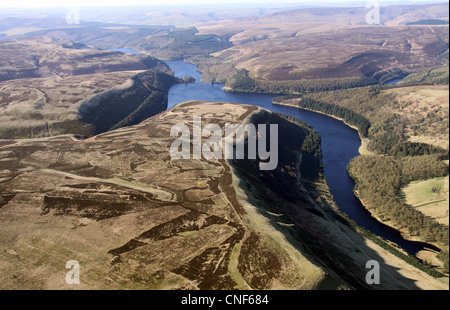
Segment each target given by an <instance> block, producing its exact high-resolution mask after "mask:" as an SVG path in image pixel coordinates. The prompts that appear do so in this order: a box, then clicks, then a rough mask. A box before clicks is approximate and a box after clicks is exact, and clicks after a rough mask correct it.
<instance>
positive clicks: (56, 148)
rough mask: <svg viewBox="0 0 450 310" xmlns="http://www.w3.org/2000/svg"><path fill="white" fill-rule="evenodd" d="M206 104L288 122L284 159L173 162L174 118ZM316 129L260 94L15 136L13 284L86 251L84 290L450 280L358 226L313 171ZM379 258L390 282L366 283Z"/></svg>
mask: <svg viewBox="0 0 450 310" xmlns="http://www.w3.org/2000/svg"><path fill="white" fill-rule="evenodd" d="M194 115H202V116H203V121H204V122H205V123H217V124H219V125H224V124H225V122H229V123H241V122H244V123H246V122H248V121H251V122H260V121H263V120H266V121H267V122H268V123H273V124H278V125H279V132H280V136H281V137H284V138H283V139H282V141H280V163H281V164H280V166H279V169H277V170H276V171H275V172H274V173H275V174H271V173H268V174H265V175H262V176H261V177H259V174H260V172H259V170H254V168H252V167H256V165H255V164H257V162H252V161H250V162H248V161H242V162H235V163H228V162H225V161H221V160H220V161H219V160H209V161H207V160H205V159H202V160H197V161H187V160H178V161H177V160H171V158H170V154H169V147H170V144H171V141H173V140H174V138H171V137H170V128H171V126H173V125H175V124H178V123H189V122H191V121H192V117H193V116H194ZM310 135H314V132H313V131H311V129H309V128H308V127H304V126H303V127H298V126H296V125H293V124H292V123H289V122H287V121H285V120H283V119H282V118H280V117H278V116H276V115H273V114H270V113H268V112H264V111H261V110H259V109H258V108H255V107H252V106H245V105H238V104H225V103H206V102H190V103H185V104H182V105H179V106H177V107H176V108H173V109H172V110H169V111H167V112H164V113H163V114H161V115H158V116H155V117H153V118H150V119H148V120H146V121H144V122H143V123H141V124H139V125H136V126H132V127H128V128H125V129H120V130H117V131H112V132H109V133H105V134H101V135H98V136H95V137H92V138H90V139H87V140H84V141H77V140H75V139H71V138H70V137H54V138H47V139H41V140H33V141H28V142H17V141H13V140H9V141H5V140H4V141H3V142H2V146H1V149H0V150H1V156H2V160H1V161H0V164H1V165H2V166H1V173H2V178H1V183H0V190H1V193H2V196H1V197H2V198H1V202H2V203H1V207H0V223H1V225H0V227H1V228H0V232H1V235H2V238H1V240H0V249H1V251H0V258H1V259H0V262H1V263H0V270H1V274H2V277H0V287H2V288H22V289H23V288H26V289H65V288H67V286H66V284H65V282H64V274H65V272H64V270H65V264H66V262H67V261H68V260H73V259H76V260H78V261H79V262H80V264H81V266H82V270H83V272H82V274H81V279H82V280H81V283H82V284H81V285H80V287H79V288H81V289H114V288H120V289H125V288H130V289H141V288H145V289H198V288H199V289H235V288H237V289H314V288H316V289H331V288H333V289H334V288H338V287H339V288H345V287H347V288H378V289H383V288H384V289H387V288H391V289H405V288H409V289H417V288H444V286H443V285H442V284H441V283H440V282H439V281H437V280H435V279H433V278H431V277H430V276H428V275H426V274H425V273H423V272H421V271H419V270H417V269H415V268H413V267H412V266H410V265H409V264H407V263H405V262H404V261H402V260H400V259H398V258H396V257H395V256H393V255H392V254H390V253H388V252H387V251H386V250H383V249H382V248H381V247H379V246H378V245H375V244H374V243H373V242H372V241H370V240H368V239H365V238H364V237H362V236H361V235H359V234H358V233H356V232H355V230H353V229H352V228H350V226H349V225H348V223H347V222H346V220H345V219H344V218H343V217H341V216H340V215H339V213H338V212H337V208H336V206H335V205H334V203H333V201H332V198H331V195H330V194H329V192H328V189H327V186H326V185H325V183H324V181H323V179H321V177H320V176H318V175H316V179H315V180H316V181H312V180H313V179H306V178H304V177H302V178H299V176H300V175H299V170H298V167H299V166H298V165H299V163H300V159H301V158H302V156H300V155H301V154H300V152H299V151H298V150H299V147H300V146H301V145H303V144H304V143H305V141H306V139H307V137H308V136H310ZM288 141H289V143H288ZM315 152H316V151H315V150H314V147H312V145H311V146H310V147H309V148H307V149H305V151H303V156H304V157H305V158H307V157H308V156H310V155H309V154H314V153H315ZM242 165H244V166H249V167H247V168H246V169H245V170H242V167H243V166H242ZM315 167H316V168H314V165H311V164H307V165H306V166H304V165H303V164H301V165H300V169H302V170H303V169H308V170H309V171H311V169H313V170H314V169H316V171H317V172H320V167H319V166H317V165H316V166H315ZM317 177H318V178H317ZM253 180H257V181H256V182H254V181H253ZM278 180H279V181H282V183H279V184H278V185H277V183H278ZM282 184H285V185H289V186H291V188H292V186H295V187H297V190H295V191H293V192H289V191H286V186H283V185H282ZM261 191H264V193H262V192H261ZM263 198H264V199H263ZM369 259H376V260H378V261H379V262H380V263H381V264H382V265H383V268H382V275H381V278H382V279H385V280H384V281H383V282H382V285H380V286H376V287H370V286H368V285H367V284H366V283H365V273H366V269H365V263H366V262H367V260H369ZM29 270H33V272H32V273H30V272H28V271H29ZM249 271H252V272H249Z"/></svg>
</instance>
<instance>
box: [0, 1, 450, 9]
mask: <svg viewBox="0 0 450 310" xmlns="http://www.w3.org/2000/svg"><path fill="white" fill-rule="evenodd" d="M371 2H373V1H371ZM378 2H379V3H380V4H381V5H385V6H386V5H405V4H433V3H449V1H445V0H407V1H402V0H380V1H378ZM366 3H368V1H342V0H322V1H318V2H313V3H312V4H311V1H298V0H283V1H282V2H275V1H273V0H245V1H239V0H218V1H216V2H214V4H211V3H209V1H208V0H193V1H189V0H166V1H165V3H164V4H163V5H162V4H161V2H160V1H158V0H149V1H144V0H130V1H123V0H66V1H58V0H45V1H40V2H39V5H37V4H36V1H34V0H18V1H14V3H10V2H8V3H0V8H2V9H52V8H55V9H59V8H67V7H84V8H98V7H101V8H117V7H148V6H151V7H160V8H167V7H175V6H182V7H195V6H202V7H208V6H209V7H219V6H223V5H232V6H247V5H248V6H257V7H264V6H271V7H277V6H279V7H283V6H309V7H315V6H317V7H323V6H324V5H325V6H326V5H330V6H342V7H345V6H364V5H365V4H366Z"/></svg>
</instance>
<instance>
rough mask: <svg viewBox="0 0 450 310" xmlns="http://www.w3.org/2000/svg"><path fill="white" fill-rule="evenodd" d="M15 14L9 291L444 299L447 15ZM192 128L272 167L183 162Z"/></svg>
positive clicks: (1, 216) (1, 67)
mask: <svg viewBox="0 0 450 310" xmlns="http://www.w3.org/2000/svg"><path fill="white" fill-rule="evenodd" d="M243 7H245V9H242V8H243ZM6 12H8V11H4V12H0V223H1V225H0V227H1V228H0V236H1V238H0V288H1V289H6V290H9V289H13V290H16V289H44V290H53V289H81V290H92V289H94V290H110V289H113V290H115V289H120V290H128V289H131V290H141V289H150V290H177V291H182V290H248V289H251V290H372V289H375V290H448V148H449V146H448V136H449V132H448V130H449V127H448V120H449V115H448V109H449V96H448V90H449V89H448V74H449V71H448V64H449V60H448V55H449V54H448V52H449V40H448V33H449V26H448V3H445V2H443V3H431V2H430V3H427V4H404V5H386V6H382V7H381V11H380V13H381V19H380V25H368V24H367V20H366V17H367V9H366V8H364V7H356V6H355V7H351V6H348V7H347V6H345V5H342V4H341V5H339V6H336V7H320V6H317V7H309V6H308V5H305V6H298V7H296V6H293V7H290V6H288V5H286V4H284V5H279V6H277V5H275V4H273V5H267V6H265V7H264V8H263V7H257V6H256V5H255V6H252V5H248V7H246V6H245V5H243V6H242V7H241V6H240V5H235V6H230V7H229V8H228V7H227V8H224V7H220V6H214V7H203V6H199V7H197V8H195V7H180V8H178V9H177V8H173V7H170V8H163V7H161V8H155V10H153V8H152V10H150V9H149V8H146V7H132V6H131V7H126V8H125V7H124V8H123V10H118V9H115V8H107V9H106V8H105V10H103V11H102V10H99V11H96V10H93V9H92V8H90V9H89V8H82V10H81V12H82V14H81V17H82V20H81V21H80V23H79V24H76V25H69V23H68V22H67V20H65V19H64V14H65V13H64V12H65V11H63V10H60V9H56V8H54V9H51V10H49V11H48V12H52V14H51V15H50V16H47V15H46V14H44V13H45V12H44V13H42V12H43V11H42V9H36V10H34V11H33V10H31V11H29V10H26V9H24V10H22V11H20V14H19V13H17V12H16V11H14V10H11V12H16V13H14V14H12V13H11V14H12V15H8V13H6ZM29 14H31V15H29ZM42 14H44V15H45V16H44V15H42ZM31 16H32V17H31ZM37 16H38V17H37ZM66 18H67V17H66ZM195 67H196V68H197V70H198V71H195V70H194V69H193V68H195ZM179 69H181V70H179ZM180 72H181V73H180ZM199 116H201V120H202V128H204V126H205V125H208V124H216V125H218V126H219V127H220V128H224V126H225V124H234V125H242V124H244V125H245V124H253V125H255V126H256V125H258V124H266V125H275V124H276V125H277V126H278V130H279V136H278V137H279V139H278V140H277V145H278V147H279V150H278V151H279V152H278V154H279V155H280V156H279V158H278V166H277V167H276V169H275V170H270V171H264V170H261V169H259V168H260V167H261V166H260V164H261V163H262V162H266V161H264V160H262V159H259V158H258V159H257V160H250V159H244V160H222V159H214V158H213V159H206V158H204V157H203V158H202V159H199V160H187V159H181V160H177V159H173V158H172V157H171V152H170V147H171V144H172V143H173V141H174V140H175V139H176V137H173V136H172V135H171V129H172V128H173V126H175V125H177V124H186V125H187V126H188V128H190V127H192V120H193V118H194V117H199ZM328 116H331V117H332V118H329V117H328ZM333 118H334V119H333ZM344 123H345V124H344ZM349 126H350V127H349ZM206 138H208V136H203V137H202V138H201V139H200V140H203V141H205V140H206ZM194 139H195V134H194ZM245 142H246V145H248V144H249V143H251V141H250V140H249V138H248V137H246V139H245ZM264 142H265V141H264ZM258 143H262V141H257V145H258ZM264 144H265V143H264ZM188 145H190V146H191V148H195V143H193V142H190V143H188ZM235 147H236V146H235ZM358 148H359V151H358ZM340 150H341V151H340ZM192 151H193V150H192ZM203 151H204V150H203ZM258 167H259V168H258ZM74 259H75V260H77V261H79V262H80V264H81V266H82V270H83V273H82V281H81V284H80V285H79V286H76V287H71V286H69V285H68V284H67V283H66V281H65V278H64V274H65V272H66V269H65V264H66V262H67V261H69V260H74ZM368 261H376V262H378V263H379V264H380V265H381V268H380V273H381V274H380V277H381V279H382V281H381V283H380V284H378V285H371V284H369V282H368V281H367V278H366V275H367V267H366V263H367V262H368Z"/></svg>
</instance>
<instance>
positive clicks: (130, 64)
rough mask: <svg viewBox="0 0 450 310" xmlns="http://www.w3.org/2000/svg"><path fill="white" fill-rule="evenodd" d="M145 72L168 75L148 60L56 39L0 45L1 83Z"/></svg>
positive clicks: (27, 39) (20, 41) (165, 67)
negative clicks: (31, 79)
mask: <svg viewBox="0 0 450 310" xmlns="http://www.w3.org/2000/svg"><path fill="white" fill-rule="evenodd" d="M148 69H156V70H160V71H165V72H168V71H169V69H168V67H167V65H166V64H164V63H162V62H160V61H159V60H157V59H155V58H153V57H150V56H141V55H130V54H124V53H121V52H116V51H100V50H94V49H91V48H89V47H87V46H85V45H84V44H79V43H73V42H71V41H68V40H63V39H60V38H55V37H36V38H18V39H11V40H5V41H0V81H6V80H13V79H20V78H37V77H49V76H55V75H56V76H59V77H65V76H73V75H83V74H93V73H107V72H118V71H132V70H148Z"/></svg>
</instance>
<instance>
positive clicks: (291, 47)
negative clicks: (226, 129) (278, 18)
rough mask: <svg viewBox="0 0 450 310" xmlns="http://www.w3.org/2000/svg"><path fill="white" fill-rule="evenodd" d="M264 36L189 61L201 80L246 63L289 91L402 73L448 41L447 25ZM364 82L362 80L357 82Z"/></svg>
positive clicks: (436, 60)
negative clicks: (196, 64) (347, 80)
mask: <svg viewBox="0 0 450 310" xmlns="http://www.w3.org/2000/svg"><path fill="white" fill-rule="evenodd" d="M297 27H299V25H297ZM294 29H295V28H294ZM265 32H266V33H268V32H272V33H273V31H272V30H270V31H269V30H266V31H265ZM263 33H264V32H263ZM275 33H276V32H275ZM368 33H370V36H368V35H367V34H368ZM264 36H265V35H264V34H263V39H260V40H259V39H255V40H253V41H252V42H246V43H242V44H239V45H237V46H234V47H231V48H229V49H226V50H223V51H220V52H218V53H215V54H213V57H211V58H209V59H201V58H200V59H194V61H195V62H197V63H199V68H200V70H202V71H203V72H205V73H206V75H205V81H206V80H207V79H215V80H216V81H227V80H229V79H230V78H231V77H232V75H233V73H235V72H236V71H237V70H239V69H246V70H248V71H249V76H250V77H251V78H252V79H254V80H256V81H257V82H259V84H258V86H259V89H261V90H264V91H270V92H281V93H282V92H284V93H289V92H291V93H293V92H294V93H295V92H301V91H302V87H303V86H304V85H308V84H305V83H309V84H312V85H316V86H319V87H320V85H322V84H324V83H325V84H326V83H328V84H330V85H339V83H341V84H344V83H345V81H344V80H345V79H353V80H358V79H359V80H361V79H371V80H372V83H378V82H383V81H385V80H386V79H388V78H389V77H391V76H393V75H394V74H400V75H402V74H403V76H404V75H406V72H416V71H420V70H423V69H427V68H432V67H437V66H440V65H442V64H443V62H444V61H445V60H444V59H441V58H440V55H442V54H445V53H446V52H447V51H448V46H449V45H448V44H449V43H448V26H430V27H422V26H395V27H388V26H383V27H381V26H355V27H339V26H337V27H334V26H332V25H326V24H324V25H321V26H320V27H319V25H317V26H316V27H315V28H314V27H310V26H306V29H304V31H303V32H300V33H298V35H297V34H296V32H295V31H294V32H293V35H291V36H289V37H276V36H275V37H274V38H270V37H268V38H264ZM342 81H344V82H342ZM361 81H363V80H361ZM364 83H368V81H365V82H361V83H360V84H361V85H358V86H364ZM366 85H367V84H366ZM341 87H342V86H341ZM306 89H308V88H306ZM312 89H314V88H312ZM323 90H327V89H323Z"/></svg>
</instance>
